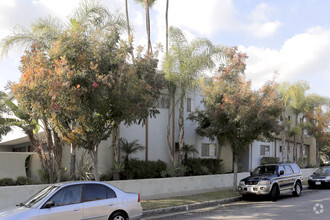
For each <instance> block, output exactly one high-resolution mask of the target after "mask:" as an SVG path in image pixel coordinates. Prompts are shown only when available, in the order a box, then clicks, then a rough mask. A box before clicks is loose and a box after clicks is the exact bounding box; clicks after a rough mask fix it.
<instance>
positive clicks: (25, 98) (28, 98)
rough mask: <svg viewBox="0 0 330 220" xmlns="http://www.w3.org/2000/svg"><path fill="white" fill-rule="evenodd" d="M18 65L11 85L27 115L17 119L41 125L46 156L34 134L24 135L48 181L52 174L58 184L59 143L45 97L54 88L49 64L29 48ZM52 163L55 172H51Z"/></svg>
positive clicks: (30, 130) (34, 48)
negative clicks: (17, 75) (18, 75)
mask: <svg viewBox="0 0 330 220" xmlns="http://www.w3.org/2000/svg"><path fill="white" fill-rule="evenodd" d="M21 64H22V66H21V70H22V76H21V79H20V81H19V82H18V83H14V84H13V85H12V91H13V94H14V97H15V99H16V100H17V101H18V103H19V107H18V108H19V109H21V111H23V112H26V113H25V114H28V115H27V116H23V117H20V118H26V119H27V120H28V121H30V122H29V123H27V125H31V122H35V123H34V127H35V128H37V127H38V126H37V125H36V124H39V123H40V124H41V125H42V128H43V131H44V133H45V140H46V148H47V150H48V154H46V153H45V152H44V149H43V147H42V142H40V139H39V140H38V139H36V138H35V135H34V134H28V136H29V138H30V142H31V144H32V145H33V146H35V148H37V149H38V150H39V151H40V154H41V156H42V158H43V159H42V161H44V162H43V163H42V165H43V168H44V169H46V170H47V173H48V175H50V178H49V179H50V181H52V180H53V179H55V178H53V177H52V175H53V173H55V172H56V174H57V176H56V181H57V182H58V181H60V175H61V165H62V163H61V162H62V141H61V139H60V137H59V135H58V133H57V132H56V131H55V127H54V124H52V123H51V121H50V118H51V117H52V115H51V111H50V108H51V106H52V103H51V99H50V98H48V97H49V95H48V94H49V91H50V87H52V86H54V85H53V84H52V82H54V81H52V80H53V78H52V75H53V74H52V71H51V67H50V63H49V60H48V58H47V56H46V54H45V53H43V52H42V51H40V50H38V49H37V47H35V46H32V48H31V51H26V55H25V56H23V57H22V58H21ZM7 103H8V102H7ZM24 129H25V132H26V133H27V132H28V133H30V132H32V130H33V129H31V127H30V126H29V127H27V128H23V130H24ZM33 139H36V140H33ZM33 142H36V143H33ZM54 162H55V170H53V169H52V164H53V163H54Z"/></svg>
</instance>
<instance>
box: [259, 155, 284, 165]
mask: <svg viewBox="0 0 330 220" xmlns="http://www.w3.org/2000/svg"><path fill="white" fill-rule="evenodd" d="M279 162H280V158H278V157H263V158H261V160H260V164H261V165H265V164H274V163H279Z"/></svg>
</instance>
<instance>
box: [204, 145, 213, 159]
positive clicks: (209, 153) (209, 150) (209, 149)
mask: <svg viewBox="0 0 330 220" xmlns="http://www.w3.org/2000/svg"><path fill="white" fill-rule="evenodd" d="M216 149H217V146H216V144H202V157H215V156H216Z"/></svg>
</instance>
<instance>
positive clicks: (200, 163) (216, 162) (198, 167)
mask: <svg viewBox="0 0 330 220" xmlns="http://www.w3.org/2000/svg"><path fill="white" fill-rule="evenodd" d="M184 165H185V166H186V167H187V172H186V175H188V176H198V175H211V174H220V173H223V163H222V160H220V159H202V158H188V159H187V160H186V161H185V162H184Z"/></svg>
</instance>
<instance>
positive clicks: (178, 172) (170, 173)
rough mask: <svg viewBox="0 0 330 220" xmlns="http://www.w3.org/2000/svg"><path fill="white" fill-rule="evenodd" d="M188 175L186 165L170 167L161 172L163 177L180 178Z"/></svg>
mask: <svg viewBox="0 0 330 220" xmlns="http://www.w3.org/2000/svg"><path fill="white" fill-rule="evenodd" d="M186 173H187V167H186V166H185V165H181V166H178V167H173V166H171V165H170V166H168V167H167V168H166V170H163V171H162V172H161V174H160V175H161V177H163V178H166V177H179V176H185V175H186Z"/></svg>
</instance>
